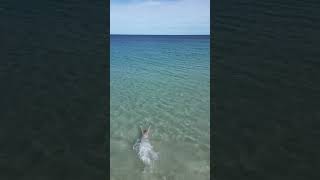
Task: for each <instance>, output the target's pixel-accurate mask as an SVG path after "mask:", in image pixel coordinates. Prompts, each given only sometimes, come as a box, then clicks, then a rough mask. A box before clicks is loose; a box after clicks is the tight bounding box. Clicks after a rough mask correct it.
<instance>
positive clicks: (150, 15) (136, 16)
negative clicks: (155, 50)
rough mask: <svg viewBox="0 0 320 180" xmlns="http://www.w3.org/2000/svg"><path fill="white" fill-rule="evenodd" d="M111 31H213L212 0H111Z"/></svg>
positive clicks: (133, 32)
mask: <svg viewBox="0 0 320 180" xmlns="http://www.w3.org/2000/svg"><path fill="white" fill-rule="evenodd" d="M110 33H111V34H154V35H157V34H163V35H166V34H170V35H174V34H181V35H183V34H210V0H111V1H110Z"/></svg>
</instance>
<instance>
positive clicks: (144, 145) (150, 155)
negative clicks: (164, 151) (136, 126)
mask: <svg viewBox="0 0 320 180" xmlns="http://www.w3.org/2000/svg"><path fill="white" fill-rule="evenodd" d="M140 129H141V133H142V136H141V138H139V139H138V140H137V142H136V143H135V144H134V145H133V150H135V151H136V152H137V154H138V156H139V159H140V160H141V161H142V162H143V163H144V165H146V166H152V164H153V161H154V160H158V158H159V157H158V153H156V152H155V151H154V150H153V146H152V145H151V143H150V141H149V133H150V126H149V128H148V129H147V130H143V129H142V128H141V127H140Z"/></svg>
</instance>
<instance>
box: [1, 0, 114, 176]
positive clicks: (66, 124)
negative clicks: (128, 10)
mask: <svg viewBox="0 0 320 180" xmlns="http://www.w3.org/2000/svg"><path fill="white" fill-rule="evenodd" d="M106 7H107V2H103V1H90V2H86V1H83V2H75V1H68V2H66V1H34V0H30V1H17V0H12V1H1V2H0V21H1V23H0V48H1V52H0V82H1V88H0V95H1V101H0V116H1V120H0V146H1V148H0V169H1V170H0V179H1V180H5V179H32V180H36V179H48V180H49V179H52V180H53V179H60V180H62V179H68V180H82V179H83V180H88V179H104V178H105V177H106V176H108V169H109V168H108V164H107V163H106V162H107V161H109V160H108V157H109V156H107V153H106V151H107V148H106V147H105V144H106V141H105V134H106V129H109V128H107V127H108V126H107V122H108V121H106V119H108V118H109V116H108V115H107V114H106V109H109V108H108V107H107V101H106V99H107V96H108V91H109V88H107V83H106V81H107V76H106V75H107V74H108V73H107V72H106V66H107V64H108V62H107V61H106V59H107V58H108V56H107V52H108V51H107V50H106V49H107V48H108V45H109V44H108V41H106V36H105V33H106V32H107V31H108V28H107V27H106V22H107V21H108V18H107V17H106V13H107V12H108V10H107V8H106Z"/></svg>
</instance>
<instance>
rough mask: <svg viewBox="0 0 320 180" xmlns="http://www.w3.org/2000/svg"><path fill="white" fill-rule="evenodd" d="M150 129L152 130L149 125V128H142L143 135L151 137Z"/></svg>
mask: <svg viewBox="0 0 320 180" xmlns="http://www.w3.org/2000/svg"><path fill="white" fill-rule="evenodd" d="M149 131H150V126H149V128H148V129H144V130H142V128H141V132H142V136H143V137H144V138H147V137H149Z"/></svg>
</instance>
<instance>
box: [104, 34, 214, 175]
mask: <svg viewBox="0 0 320 180" xmlns="http://www.w3.org/2000/svg"><path fill="white" fill-rule="evenodd" d="M110 57H111V59H110V77H111V80H110V173H111V180H129V179H130V180H142V179H149V180H153V179H154V180H155V179H167V180H169V179H172V180H176V179H184V180H189V179H190V180H194V179H199V180H204V179H206V180H208V179H209V176H210V168H209V163H210V137H209V136H210V36H147V35H145V36H143V35H141V36H138V35H137V36H133V35H111V40H110ZM148 126H151V132H150V133H151V137H150V141H151V144H152V145H153V146H154V149H155V151H156V152H158V153H159V160H158V161H155V166H154V168H153V169H152V171H151V172H144V165H143V164H142V163H141V162H140V160H139V159H138V156H137V154H136V153H135V152H134V151H133V149H132V147H133V145H134V143H135V141H136V140H137V138H139V136H140V135H141V134H140V127H143V128H147V127H148Z"/></svg>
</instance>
